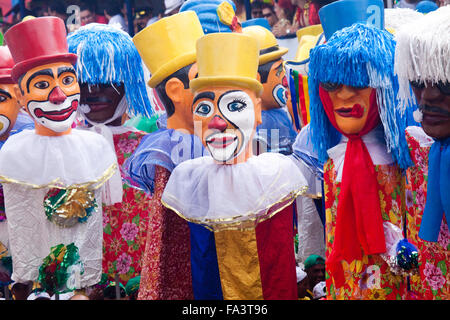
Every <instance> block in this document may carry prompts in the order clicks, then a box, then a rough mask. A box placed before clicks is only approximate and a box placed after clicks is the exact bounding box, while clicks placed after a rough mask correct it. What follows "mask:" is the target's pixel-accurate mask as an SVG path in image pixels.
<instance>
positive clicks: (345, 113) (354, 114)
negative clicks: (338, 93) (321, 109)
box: [334, 104, 364, 118]
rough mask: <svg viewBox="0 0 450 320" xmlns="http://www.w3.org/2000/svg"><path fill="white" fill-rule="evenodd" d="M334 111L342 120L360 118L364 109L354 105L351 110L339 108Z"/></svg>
mask: <svg viewBox="0 0 450 320" xmlns="http://www.w3.org/2000/svg"><path fill="white" fill-rule="evenodd" d="M334 111H335V112H336V113H337V114H338V115H340V116H341V117H344V118H362V116H363V115H364V108H363V107H362V106H361V105H360V104H355V105H353V107H351V108H339V109H336V110H334Z"/></svg>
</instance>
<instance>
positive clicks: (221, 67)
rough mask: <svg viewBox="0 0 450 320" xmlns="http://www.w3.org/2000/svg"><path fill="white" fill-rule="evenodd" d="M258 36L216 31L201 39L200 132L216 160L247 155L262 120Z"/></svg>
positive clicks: (196, 109)
mask: <svg viewBox="0 0 450 320" xmlns="http://www.w3.org/2000/svg"><path fill="white" fill-rule="evenodd" d="M258 61H259V46H258V41H257V40H256V39H254V38H252V37H250V36H248V35H244V34H240V33H214V34H209V35H206V36H204V37H202V38H200V39H199V40H198V42H197V62H198V78H196V79H193V80H191V82H190V87H191V89H192V91H193V92H194V101H193V104H192V112H193V114H194V121H199V122H200V123H201V132H195V134H196V135H197V136H199V137H200V139H201V140H202V142H203V144H204V145H205V146H206V147H207V148H208V150H209V152H210V153H211V155H212V157H213V158H214V160H216V161H217V162H219V163H223V164H233V163H239V162H244V161H246V160H247V159H248V158H249V157H250V156H251V155H252V143H251V141H252V138H253V135H254V133H255V130H256V126H258V125H259V124H261V99H260V98H259V97H260V96H261V93H262V90H263V88H262V85H261V83H260V82H259V81H258V80H257V70H258Z"/></svg>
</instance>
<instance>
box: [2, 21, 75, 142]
mask: <svg viewBox="0 0 450 320" xmlns="http://www.w3.org/2000/svg"><path fill="white" fill-rule="evenodd" d="M5 41H6V43H7V45H8V47H9V49H10V51H11V55H12V57H13V60H14V62H15V65H14V67H13V69H12V74H11V75H12V78H13V80H14V81H16V82H17V83H18V88H17V89H16V90H15V91H16V96H17V98H18V100H19V102H20V104H21V106H23V107H24V108H25V109H26V110H27V112H28V113H29V114H30V115H31V117H32V118H33V120H34V121H35V128H36V133H38V134H42V135H50V136H52V135H62V134H67V133H70V130H71V126H72V123H73V121H74V119H75V117H76V111H77V108H78V103H79V99H80V88H79V85H78V82H77V77H76V74H75V69H74V67H73V65H74V64H75V62H76V59H77V56H76V55H75V54H72V53H69V52H68V48H67V40H66V28H65V25H64V21H63V20H61V19H59V18H56V17H43V18H34V19H30V20H26V21H23V22H21V23H18V24H16V25H15V26H13V27H11V28H10V29H9V30H8V31H7V32H6V33H5Z"/></svg>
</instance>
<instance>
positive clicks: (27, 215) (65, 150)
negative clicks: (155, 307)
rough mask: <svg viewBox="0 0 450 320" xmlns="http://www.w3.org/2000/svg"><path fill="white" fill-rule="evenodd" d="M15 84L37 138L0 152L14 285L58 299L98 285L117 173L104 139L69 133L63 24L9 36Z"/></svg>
mask: <svg viewBox="0 0 450 320" xmlns="http://www.w3.org/2000/svg"><path fill="white" fill-rule="evenodd" d="M5 40H6V44H7V45H8V47H9V49H10V51H11V55H12V57H13V60H14V63H15V65H14V67H13V68H12V73H11V76H12V78H13V80H14V81H16V82H17V84H18V86H17V88H16V89H15V93H16V96H17V99H18V101H19V103H20V105H21V106H22V107H23V108H25V109H26V110H27V112H28V113H29V114H30V115H31V117H32V118H33V120H34V122H35V130H24V131H22V132H20V133H17V134H15V135H13V136H11V137H10V138H9V139H8V140H7V141H6V142H5V144H4V145H3V147H2V149H1V151H0V180H1V182H2V184H3V188H4V197H5V210H6V217H7V220H8V231H9V244H10V248H11V253H12V260H13V274H12V279H13V280H14V281H16V282H26V281H29V280H31V281H36V280H37V281H39V282H40V283H41V285H42V286H43V287H44V288H45V289H47V290H51V291H53V292H57V293H58V292H63V291H65V290H73V289H76V288H84V287H87V286H90V285H94V284H96V283H97V282H99V281H100V276H101V272H102V270H101V264H102V205H101V197H100V195H101V189H100V188H101V187H102V185H103V184H104V182H105V181H106V180H107V179H108V178H109V177H110V176H111V175H112V174H113V173H114V171H115V170H117V169H116V168H117V160H116V156H115V153H114V152H113V150H112V148H111V146H110V145H109V144H108V142H107V141H106V140H105V139H104V138H103V137H102V136H100V135H98V134H96V133H93V132H88V131H83V130H76V129H72V124H73V121H74V118H75V116H76V111H77V108H78V103H79V100H80V88H79V85H78V81H77V76H76V73H75V69H74V67H73V65H74V64H75V63H76V59H77V56H76V55H75V54H72V53H69V52H68V48H67V41H66V29H65V25H64V22H63V21H62V20H61V19H59V18H56V17H44V18H34V19H31V20H27V21H23V22H21V23H18V24H17V25H15V26H13V27H11V28H10V29H9V30H8V31H7V32H6V33H5Z"/></svg>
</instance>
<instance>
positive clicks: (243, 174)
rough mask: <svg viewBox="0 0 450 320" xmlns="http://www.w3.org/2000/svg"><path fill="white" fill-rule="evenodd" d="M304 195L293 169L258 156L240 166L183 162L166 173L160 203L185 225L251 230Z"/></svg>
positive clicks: (273, 156)
mask: <svg viewBox="0 0 450 320" xmlns="http://www.w3.org/2000/svg"><path fill="white" fill-rule="evenodd" d="M306 189H307V182H306V179H305V178H304V176H303V174H302V173H301V172H300V170H299V169H298V168H297V166H296V165H295V163H294V162H293V161H292V160H291V159H290V158H288V157H286V156H284V155H282V154H278V153H263V154H261V155H259V156H253V157H251V158H249V159H248V160H247V161H246V162H244V163H239V164H234V165H222V164H217V163H216V162H215V161H214V160H213V158H212V157H201V158H197V159H193V160H188V161H185V162H183V163H181V164H180V165H178V166H177V167H176V168H175V169H174V171H173V172H172V174H171V176H170V179H169V181H168V183H167V185H166V188H165V190H164V194H163V196H162V202H163V204H164V205H166V206H167V207H169V208H170V209H172V210H174V211H175V212H177V213H178V214H179V215H181V216H182V217H183V218H185V219H186V220H188V221H193V222H196V223H201V224H204V225H205V226H209V227H210V228H211V229H220V228H233V227H234V228H235V227H238V228H242V223H249V224H248V227H249V228H251V227H252V226H254V225H255V224H256V223H257V222H258V221H260V220H261V219H264V218H267V217H269V216H270V214H274V213H276V212H278V211H279V210H281V209H282V208H283V207H284V206H286V205H288V204H290V203H291V202H292V201H293V200H294V199H295V197H296V196H298V195H299V194H303V193H304V192H305V191H306Z"/></svg>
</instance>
